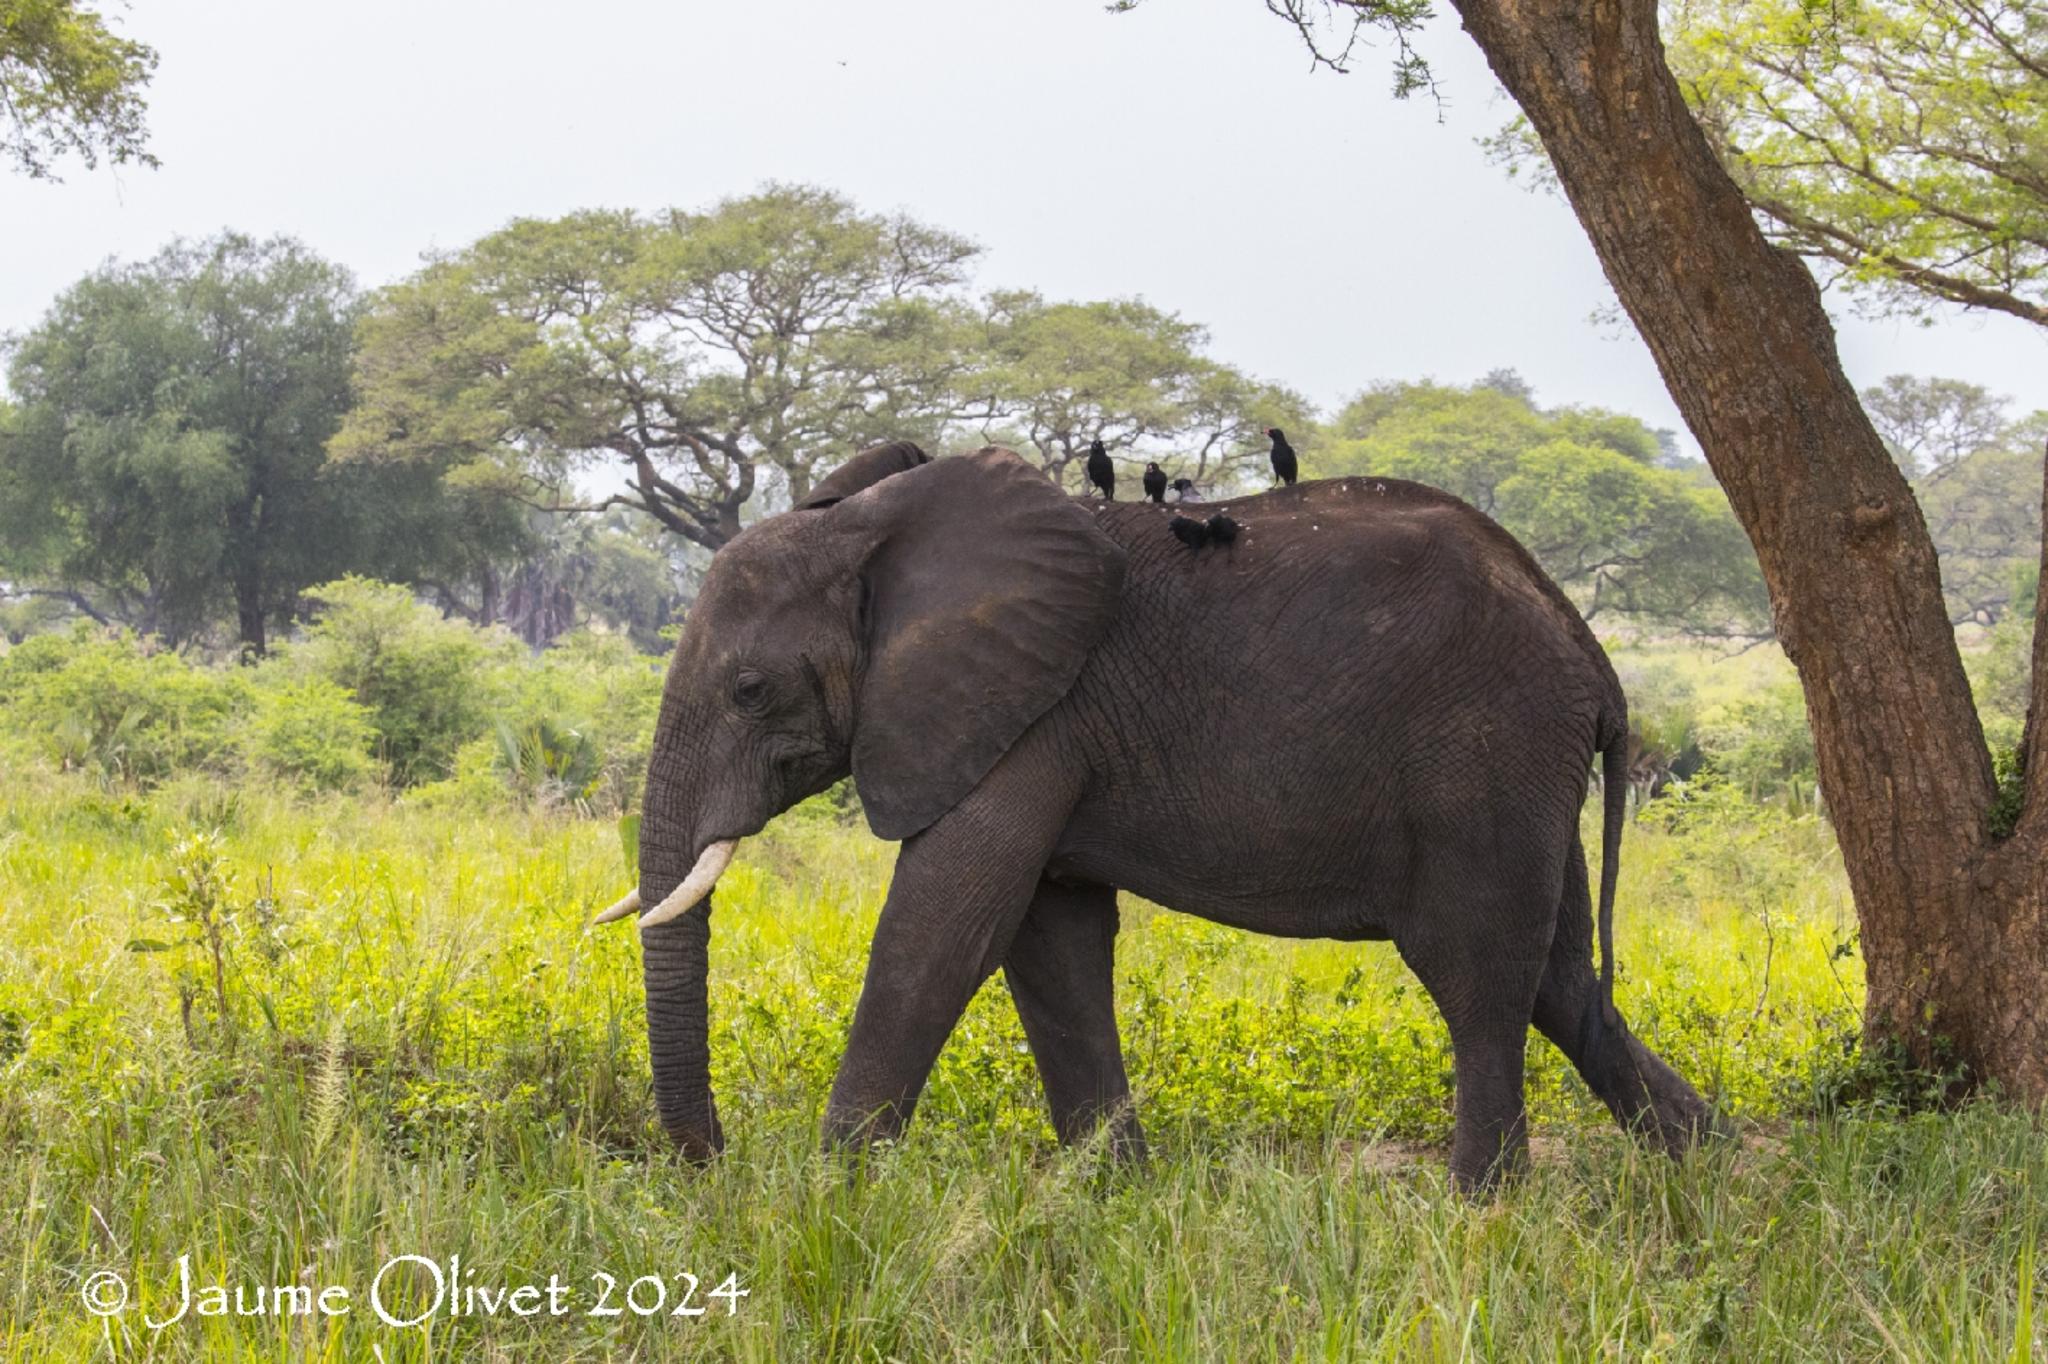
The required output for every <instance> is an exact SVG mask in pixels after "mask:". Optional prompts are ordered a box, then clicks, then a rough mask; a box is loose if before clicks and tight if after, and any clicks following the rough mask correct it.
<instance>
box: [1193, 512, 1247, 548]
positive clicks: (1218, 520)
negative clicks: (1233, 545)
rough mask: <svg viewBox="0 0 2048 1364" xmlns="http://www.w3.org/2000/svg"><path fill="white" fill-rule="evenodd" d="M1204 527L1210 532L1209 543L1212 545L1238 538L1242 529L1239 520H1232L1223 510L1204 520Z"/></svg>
mask: <svg viewBox="0 0 2048 1364" xmlns="http://www.w3.org/2000/svg"><path fill="white" fill-rule="evenodd" d="M1202 528H1203V529H1204V530H1206V531H1208V532H1209V543H1210V544H1212V545H1227V544H1229V543H1230V542H1231V541H1232V540H1235V539H1236V538H1237V532H1238V530H1239V529H1240V527H1239V526H1238V524H1237V522H1235V521H1233V520H1231V519H1230V518H1229V517H1227V516H1225V515H1224V514H1223V513H1222V512H1217V513H1216V514H1215V515H1214V516H1212V517H1210V518H1209V519H1208V520H1207V521H1205V522H1203V523H1202Z"/></svg>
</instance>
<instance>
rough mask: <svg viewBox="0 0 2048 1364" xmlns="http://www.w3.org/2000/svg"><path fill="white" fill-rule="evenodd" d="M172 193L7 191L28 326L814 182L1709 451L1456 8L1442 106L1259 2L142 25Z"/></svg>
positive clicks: (2001, 321) (374, 275) (1114, 280)
mask: <svg viewBox="0 0 2048 1364" xmlns="http://www.w3.org/2000/svg"><path fill="white" fill-rule="evenodd" d="M118 18H119V22H120V24H121V25H122V27H123V28H124V30H125V31H126V32H128V33H130V34H132V35H133V36H136V37H139V38H141V39H143V40H144V41H147V42H149V43H151V44H152V45H154V46H155V47H156V48H157V49H158V50H159V52H160V53H161V57H162V61H161V65H160V67H159V69H158V73H157V77H156V80H155V82H154V83H153V85H152V87H151V90H150V95H149V101H150V106H151V111H150V125H151V130H152V146H153V148H154V150H155V151H156V153H157V155H158V156H159V157H160V158H161V159H162V161H163V167H162V169H160V170H156V171H147V170H135V169H128V170H124V171H121V172H118V173H116V172H111V171H107V170H105V169H102V170H100V171H97V172H91V171H86V170H84V169H82V168H79V167H77V166H75V165H73V166H70V167H67V168H66V181H65V183H64V184H62V185H59V186H50V185H47V184H42V183H37V182H32V181H29V180H26V179H24V178H22V177H20V176H15V175H4V174H0V331H17V330H20V329H22V328H25V327H27V326H30V325H32V324H33V323H34V322H35V321H36V320H37V318H38V317H39V316H40V315H41V314H42V312H43V310H44V308H45V307H46V306H47V305H48V303H49V301H50V299H51V297H52V296H53V295H54V294H55V293H56V292H57V291H58V290H60V289H62V288H63V287H64V286H65V285H66V284H68V283H69V282H71V281H72V280H73V279H75V278H77V277H78V276H79V275H80V274H82V273H83V272H85V271H86V270H88V269H90V268H92V267H93V266H94V265H96V264H98V263H100V262H101V261H103V260H105V259H107V258H109V257H119V258H122V259H134V258H138V257H142V256H147V255H149V254H151V253H152V252H154V251H155V250H156V249H157V248H158V247H159V246H161V245H162V244H163V243H164V242H165V241H166V240H168V239H169V238H170V237H172V236H174V235H177V234H181V233H182V234H188V235H201V234H205V233H208V232H212V231H214V230H216V229H219V228H221V227H226V226H232V227H236V228H239V229H242V230H245V231H249V232H253V233H257V234H267V233H271V232H279V231H282V232H289V233H292V234H295V235H297V236H299V237H301V238H303V239H304V240H305V241H307V242H308V243H309V244H310V245H312V246H313V247H314V248H315V249H317V250H319V251H321V252H323V253H325V254H327V255H328V256H330V257H332V258H334V259H336V260H338V261H341V262H343V263H344V264H347V265H348V266H350V267H352V268H353V269H354V270H355V271H356V272H357V273H358V275H359V276H360V277H361V279H362V280H363V281H364V282H365V283H366V284H378V283H382V282H385V281H388V280H390V279H393V278H396V277H398V276H400V275H402V274H404V273H405V272H407V271H408V270H409V269H411V268H412V267H413V266H414V265H415V264H416V262H417V260H418V258H419V255H420V253H421V251H423V250H425V249H427V248H430V247H456V246H460V245H462V244H464V243H466V242H468V241H470V240H472V239H474V238H475V237H477V236H479V235H481V234H483V233H485V232H487V231H489V230H490V229H492V228H494V227H496V226H498V225H499V224H501V223H503V222H504V221H506V220H507V219H509V218H512V217H515V216H534V215H552V214H558V213H562V212H565V211H568V210H570V209H574V208H579V207H586V206H593V205H611V206H632V207H639V208H652V207H656V206H659V205H665V204H681V205H691V206H697V205H703V204H707V203H709V202H710V201H712V200H714V199H717V198H719V197H722V196H726V195H731V194H738V193H744V192H746V191H747V190H750V189H752V188H754V187H755V186H756V185H758V184H760V183H761V182H762V181H764V180H769V179H782V180H801V181H812V182H816V183H820V184H824V185H829V186H832V187H834V188H837V189H839V190H841V191H844V192H846V193H848V194H851V195H852V196H853V197H854V198H855V199H856V200H857V201H859V202H860V203H861V204H862V205H863V206H865V207H868V208H874V209H892V208H901V209H905V210H909V211H910V212H912V213H914V214H916V215H918V216H920V217H922V218H924V219H926V220H927V221H930V222H932V223H935V224H938V225H941V226H944V227H948V228H951V229H953V230H955V231H959V232H963V233H966V234H967V235H969V236H971V237H973V238H975V239H976V240H978V241H980V242H981V243H982V244H983V245H984V246H986V247H987V248H988V254H987V256H986V258H985V260H984V262H983V264H982V266H981V271H980V275H979V278H978V283H980V284H981V285H983V286H995V285H1022V286H1029V287H1032V288H1036V289H1039V290H1041V291H1043V292H1044V293H1046V294H1047V295H1048V296H1050V297H1054V298H1062V297H1064V298H1096V297H1107V296H1115V295H1130V294H1137V295H1142V296H1144V297H1145V298H1147V299H1149V300H1150V301H1152V302H1154V303H1156V304H1159V305H1161V306H1163V307H1167V308H1171V309H1174V310H1177V311H1179V312H1180V313H1181V314H1182V315H1183V316H1185V317H1187V318H1189V319H1191V320H1194V321H1198V322H1201V323H1204V324H1205V325H1207V326H1208V327H1209V328H1210V330H1211V333H1212V335H1213V338H1214V346H1213V350H1214V353H1215V354H1216V355H1218V356H1219V357H1220V358H1222V359H1225V360H1227V361H1230V362H1232V363H1235V364H1238V365H1240V366H1242V367H1244V368H1246V369H1249V370H1251V371H1252V372H1254V373H1256V374H1258V375H1260V376H1262V377H1265V378H1269V379H1275V380H1280V381H1282V382H1286V383H1289V384H1292V385H1294V386H1295V387H1297V388H1299V389H1301V390H1302V391H1304V392H1305V393H1307V394H1308V395H1309V396H1310V397H1311V398H1312V399H1314V400H1315V401H1317V402H1318V403H1321V404H1323V405H1325V406H1326V407H1328V406H1334V405H1335V404H1336V403H1338V402H1339V401H1341V399H1342V398H1343V397H1344V396H1346V395H1347V394H1349V393H1350V392H1352V391H1354V390H1356V389H1357V388H1359V387H1361V386H1362V385H1364V384H1365V383H1367V382H1369V381H1371V380H1374V379H1382V378H1421V377H1424V376H1433V377H1435V378H1438V379H1441V380H1444V381H1447V382H1465V381H1469V380H1471V379H1474V378H1477V377H1479V376H1480V375H1481V374H1483V373H1484V372H1485V371H1487V370H1488V369H1491V368H1493V367H1495V366H1513V367H1515V368H1517V369H1519V370H1520V371H1521V372H1522V374H1523V375H1524V376H1525V377H1526V378H1527V379H1528V380H1529V381H1530V382H1531V383H1532V384H1533V385H1534V386H1535V388H1536V391H1537V395H1538V398H1539V400H1541V401H1543V402H1546V403H1561V402H1577V403H1598V404H1603V405H1606V406H1611V407H1615V408H1619V409H1622V410H1624V411H1628V412H1633V413H1636V414H1638V415H1640V416H1642V417H1644V418H1645V419H1647V420H1649V421H1650V422H1651V423H1652V424H1653V425H1660V426H1673V427H1678V426H1680V425H1681V423H1680V421H1679V418H1678V415H1677V412H1676V409H1675V408H1674V407H1673V406H1672V404H1671V402H1670V399H1669V398H1668V397H1667V396H1666V395H1665V392H1664V389H1663V385H1662V383H1661V382H1660V381H1659V379H1658V377H1657V373H1656V370H1655V368H1654V367H1653V366H1652V364H1651V361H1650V358H1649V354H1648V352H1647V351H1646V350H1645V348H1644V347H1643V345H1642V344H1641V342H1640V341H1638V340H1637V339H1636V338H1635V337H1634V335H1633V334H1632V333H1630V334H1628V335H1626V336H1623V337H1616V336H1615V335H1614V334H1613V333H1614V330H1615V329H1614V328H1612V327H1603V326H1596V325H1594V324H1593V323H1591V322H1589V321H1588V315H1589V313H1591V312H1592V310H1593V309H1594V308H1595V307H1597V306H1599V305H1601V304H1602V303H1603V302H1605V301H1606V300H1607V297H1608V295H1607V292H1606V288H1605V284H1604V282H1603V281H1602V279H1601V276H1600V271H1599V267H1598V264H1597V263H1596V261H1595V260H1594V258H1593V253H1592V250H1591V248H1590V247H1589V246H1588V245H1587V244H1586V241H1585V239H1584V237H1583V235H1582V234H1581V233H1580V230H1579V227H1578V224H1577V223H1576V222H1575V221H1574V220H1573V218H1572V216H1571V213H1570V211H1569V209H1568V208H1567V207H1566V206H1565V204H1564V203H1563V201H1562V200H1560V199H1557V198H1553V197H1550V196H1547V195H1531V194H1529V193H1526V192H1525V191H1524V190H1522V189H1521V188H1520V187H1519V186H1517V185H1515V184H1511V183H1509V182H1508V181H1507V180H1506V179H1505V177H1504V176H1503V175H1502V174H1501V173H1500V172H1499V171H1497V170H1495V169H1494V168H1493V167H1490V166H1488V165H1487V164H1486V162H1485V160H1484V158H1483V157H1482V155H1481V153H1480V151H1479V149H1478V148H1477V147H1476V146H1475V145H1474V139H1475V138H1476V137H1478V136H1481V135H1483V134H1485V133H1487V132H1490V131H1491V130H1492V129H1494V128H1495V127H1497V126H1498V125H1499V124H1500V123H1501V122H1503V121H1504V120H1505V119H1506V118H1507V117H1508V116H1509V114H1510V113H1511V112H1512V110H1511V106H1510V105H1509V104H1508V102H1507V100H1506V98H1505V96H1504V95H1502V94H1501V93H1500V91H1499V89H1498V87H1497V86H1496V85H1495V84H1494V82H1493V79H1492V77H1491V75H1490V74H1489V73H1488V72H1487V70H1486V67H1485V64H1484V62H1483V61H1482V60H1481V58H1480V57H1479V55H1478V52H1477V49H1476V48H1474V47H1473V45H1472V44H1471V42H1470V41H1469V40H1468V39H1467V38H1466V37H1465V36H1464V34H1463V33H1461V32H1460V31H1459V30H1458V28H1457V26H1456V24H1455V22H1454V21H1452V20H1448V19H1440V20H1439V21H1438V22H1437V23H1436V24H1435V26H1434V27H1433V29H1432V31H1431V32H1430V33H1429V34H1428V35H1427V36H1426V38H1425V40H1424V43H1423V50H1424V52H1425V53H1426V54H1427V55H1428V56H1429V58H1430V59H1431V61H1432V62H1433V63H1434V65H1435V66H1436V69H1437V71H1438V74H1439V77H1440V79H1441V83H1442V86H1443V89H1444V90H1445V92H1446V93H1447V95H1448V98H1449V107H1448V109H1447V110H1446V111H1444V115H1443V119H1442V121H1441V122H1439V121H1438V109H1437V108H1436V106H1434V105H1433V104H1432V103H1431V102H1430V101H1428V100H1427V99H1414V100H1410V101H1407V102H1406V103H1397V102H1396V101H1394V100H1392V99H1391V98H1390V97H1389V96H1388V94H1387V88H1388V83H1389V82H1388V78H1387V74H1386V64H1385V62H1384V60H1383V59H1382V57H1381V56H1379V55H1375V54H1367V55H1366V57H1365V59H1364V60H1363V61H1362V62H1361V64H1360V69H1359V71H1358V73H1357V74H1354V75H1351V76H1348V77H1337V76H1333V75H1331V74H1329V73H1327V72H1318V73H1315V74H1311V73H1310V71H1309V69H1308V62H1307V60H1306V57H1305V56H1304V54H1303V53H1302V51H1301V49H1300V47H1299V44H1298V41H1297V40H1296V39H1295V37H1294V35H1293V34H1292V33H1291V32H1290V31H1289V30H1288V29H1287V28H1286V27H1285V26H1284V25H1283V24H1282V23H1281V22H1280V21H1278V20H1276V19H1273V18H1271V17H1270V16H1268V15H1267V14H1266V13H1265V10H1264V7H1263V5H1261V4H1260V3H1258V0H1147V3H1145V4H1144V5H1143V7H1142V8H1140V9H1139V10H1138V11H1136V12H1135V13H1132V14H1125V15H1111V14H1108V13H1106V12H1105V11H1104V9H1103V6H1102V5H1101V4H1100V3H1099V0H979V2H978V3H975V4H961V3H958V0H872V2H871V3H864V4H858V5H854V4H847V3H844V0H837V2H836V3H835V2H833V0H784V3H780V4H773V5H770V4H742V3H710V2H709V0H683V3H647V2H642V0H582V3H579V4H575V5H565V4H562V3H560V0H546V2H545V3H543V2H542V0H487V2H486V0H359V2H358V3H356V4H352V5H347V6H339V5H313V4H306V3H280V2H279V0H260V2H259V0H150V3H148V4H145V5H138V6H136V7H134V8H133V9H130V10H128V11H125V12H118ZM1837 320H1838V325H1839V326H1840V328H1841V334H1842V348H1843V359H1844V362H1845V364H1846V366H1847V368H1848V370H1849V373H1850V375H1851V377H1852V378H1854V379H1855V380H1856V381H1857V383H1858V384H1859V385H1862V384H1867V383H1871V382H1874V381H1876V380H1878V379H1880V378H1882V377H1883V376H1884V375H1887V374H1891V373H1896V372H1901V371H1904V372H1913V373H1921V374H1940V375H1946V376H1953V377H1958V378H1965V379H1970V380H1974V381H1976V382H1979V383H1983V384H1985V385H1988V386H1989V387H1991V388H1992V389H1993V390H1994V391H1996V392H2000V393H2005V394H2009V395H2011V396H2013V397H2014V398H2015V399H2016V400H2017V402H2018V404H2019V406H2020V407H2021V408H2022V409H2025V408H2032V407H2048V366H2044V364H2043V361H2044V360H2048V338H2044V336H2043V335H2042V333H2041V330H2040V329H2038V328H2032V327H2028V326H2025V325H2024V324H2021V323H2018V322H2014V321H2012V320H2010V319H2006V318H2003V317H1996V316H1976V315H1971V316H1964V315H1962V314H1955V315H1952V316H1949V317H1947V318H1946V319H1945V320H1943V321H1942V322H1941V323H1940V324H1939V325H1936V326H1933V327H1921V326H1916V325H1913V324H1910V323H1899V322H1866V321H1861V320H1858V319H1856V318H1854V317H1852V316H1850V315H1849V314H1848V310H1847V309H1846V308H1838V309H1837Z"/></svg>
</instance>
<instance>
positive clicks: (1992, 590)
mask: <svg viewBox="0 0 2048 1364" xmlns="http://www.w3.org/2000/svg"><path fill="white" fill-rule="evenodd" d="M2010 406H2011V404H2010V403H2009V402H2008V400H2006V399H2004V398H2001V397H1999V396H1997V395H1996V394H1993V393H1991V392H1990V391H1989V390H1988V389H1985V388H1984V387H1983V386H1982V385H1979V384H1972V383H1968V382H1966V381H1964V380H1961V379H1926V378H1919V377H1916V376H1914V375H1909V374H1894V375H1892V376H1890V377H1889V378H1887V379H1886V380H1885V381H1884V382H1883V383H1881V384H1876V385H1873V386H1871V387H1870V388H1867V389H1865V390H1864V391H1863V407H1864V410H1865V411H1867V412H1869V413H1870V418H1871V421H1872V422H1873V423H1874V424H1875V425H1876V427H1877V430H1878V434H1879V435H1880V436H1882V437H1883V438H1884V442H1885V444H1886V445H1887V446H1888V447H1889V448H1890V449H1891V452H1892V457H1893V458H1894V459H1896V460H1897V461H1898V462H1899V467H1900V468H1901V469H1902V470H1904V472H1905V473H1906V476H1907V477H1908V478H1910V479H1912V480H1913V492H1914V496H1915V497H1916V498H1918V499H1919V502H1920V509H1921V512H1922V514H1923V515H1925V516H1926V518H1927V533H1928V534H1929V535H1930V536H1931V537H1933V540H1934V547H1935V551H1936V553H1938V554H1939V555H1940V556H1941V586H1942V592H1943V594H1944V595H1945V596H1946V597H1947V599H1948V604H1949V617H1950V619H1952V620H1954V621H1955V622H1956V623H1957V624H1959V625H1960V624H1963V623H1965V622H1969V623H1974V624H1978V625H1996V624H1998V623H1999V622H2000V621H2001V620H2002V619H2004V617H2005V615H2006V613H2007V611H2009V610H2011V609H2012V608H2013V607H2014V606H2015V605H2019V606H2020V609H2021V610H2025V609H2027V607H2026V606H2025V605H2024V604H2020V603H2021V594H2022V593H2023V592H2024V591H2027V590H2030V589H2028V587H2027V584H2028V583H2029V581H2030V575H2031V573H2032V572H2033V569H2034V567H2035V565H2036V563H2037V562H2038V560H2039V558H2040V552H2041V514H2040V501H2039V498H2040V489H2041V477H2042V447H2043V442H2044V438H2048V412H2036V413H2034V414H2033V415H2032V416H2030V417H2026V418H2023V419H2019V420H2014V419H2013V418H2012V417H2011V416H2010V415H2009V411H2008V409H2009V408H2010Z"/></svg>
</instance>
